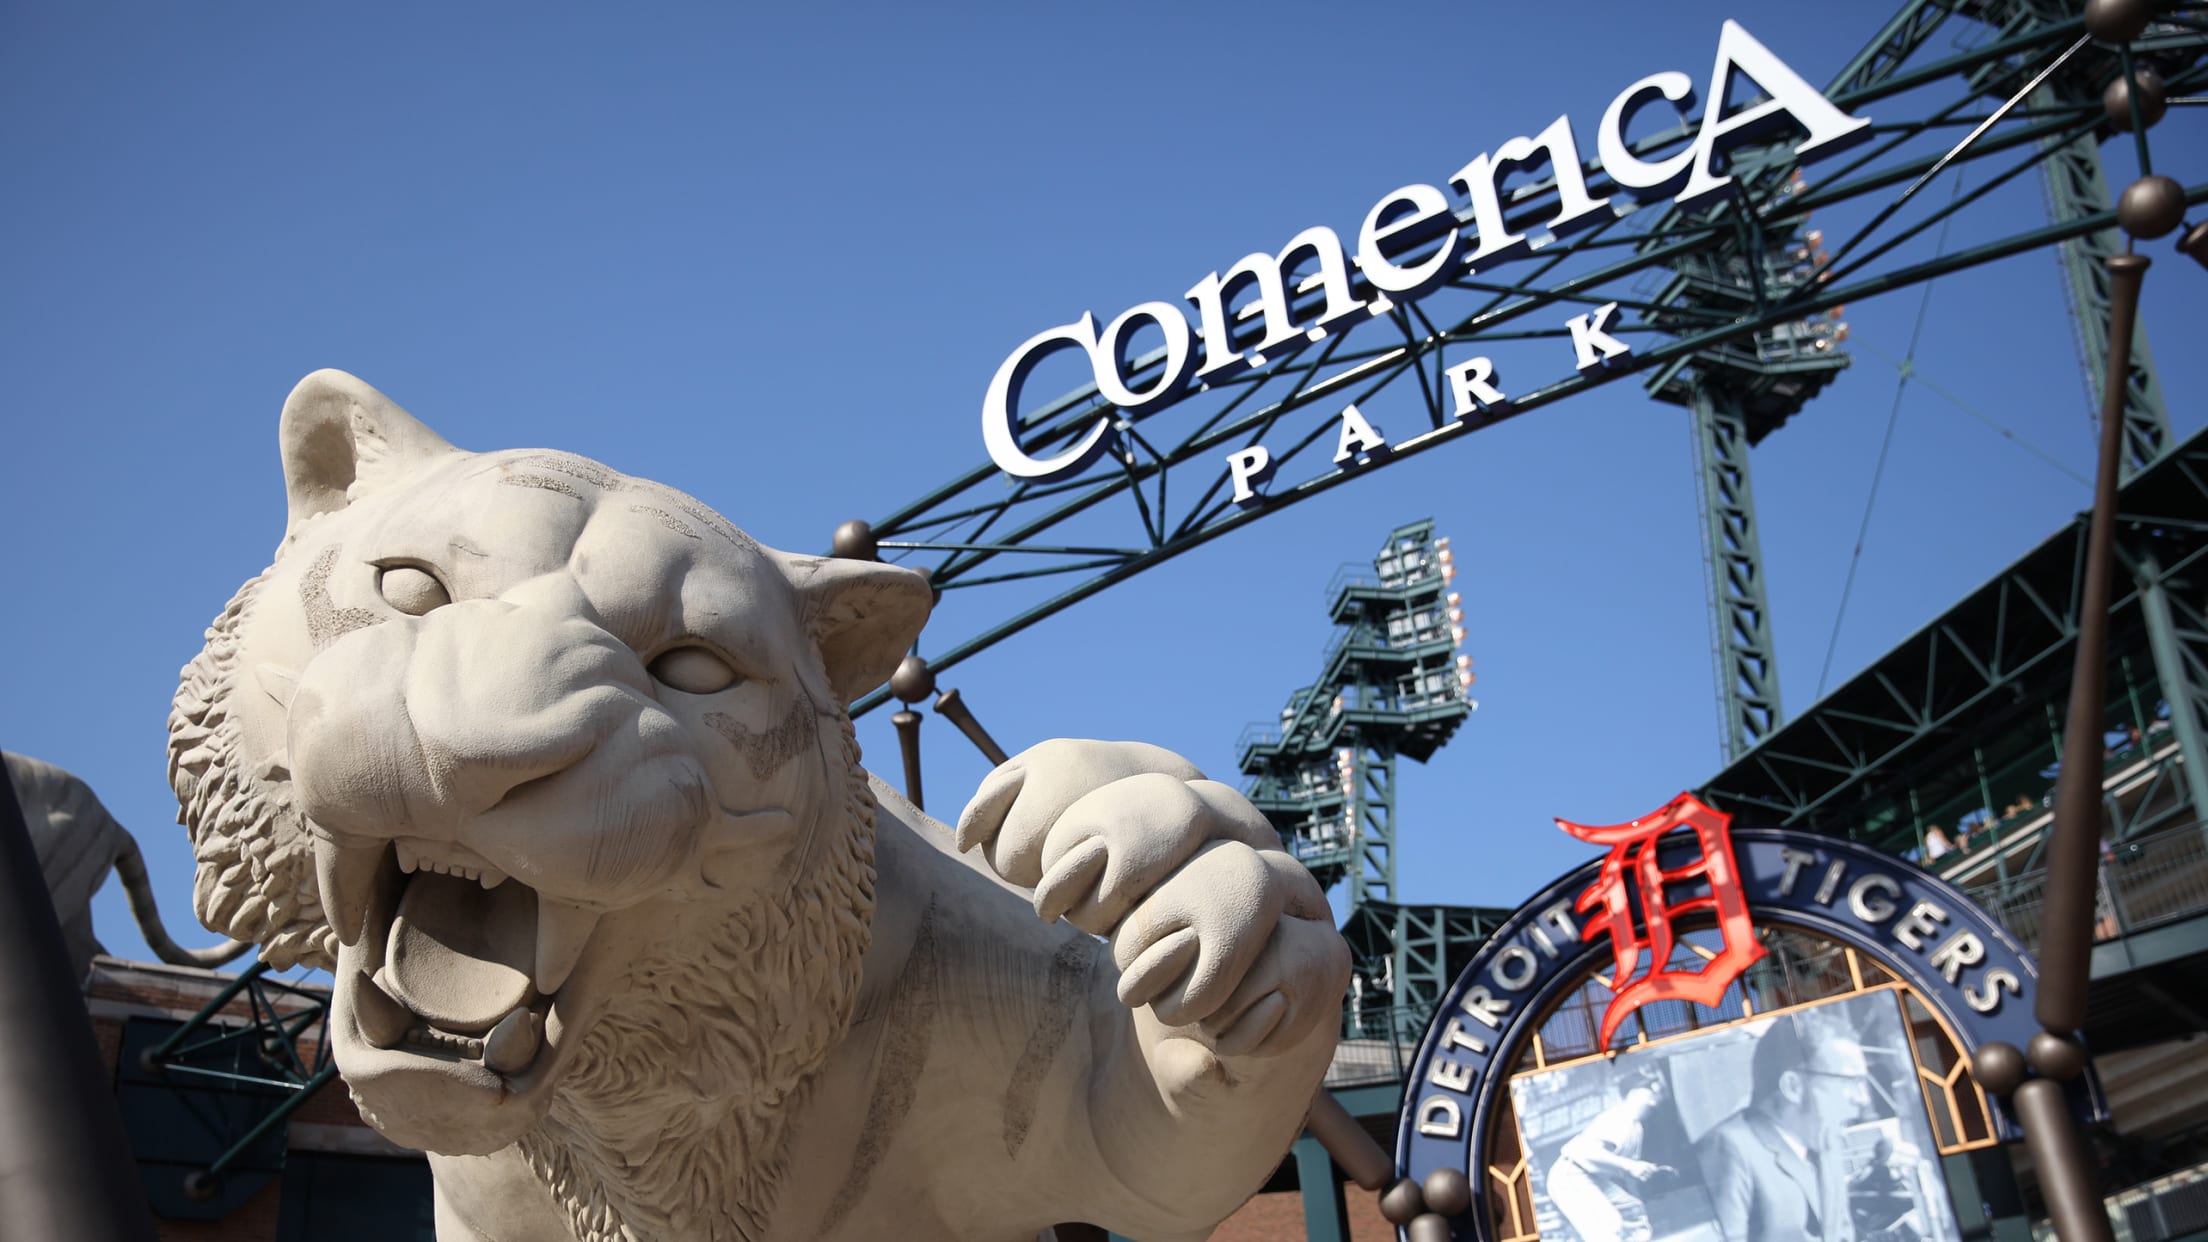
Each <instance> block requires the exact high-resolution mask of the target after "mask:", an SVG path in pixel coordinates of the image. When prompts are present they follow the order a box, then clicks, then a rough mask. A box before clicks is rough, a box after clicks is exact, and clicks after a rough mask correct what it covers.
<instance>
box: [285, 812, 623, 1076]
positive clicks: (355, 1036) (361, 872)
mask: <svg viewBox="0 0 2208 1242" xmlns="http://www.w3.org/2000/svg"><path fill="white" fill-rule="evenodd" d="M315 853H316V870H317V872H318V879H319V881H320V886H321V889H322V893H323V903H324V909H325V911H326V912H327V913H328V914H329V916H330V919H331V924H332V926H334V927H336V928H337V929H338V932H339V941H340V948H339V950H338V963H337V971H336V975H337V979H336V985H335V988H334V989H333V992H334V1001H335V1004H334V1012H333V1020H332V1024H331V1025H332V1036H333V1039H334V1041H335V1045H336V1051H337V1052H338V1054H339V1063H340V1068H341V1069H342V1070H344V1072H345V1075H346V1078H347V1080H348V1081H349V1082H351V1083H352V1084H353V1086H354V1087H355V1089H356V1090H368V1091H370V1092H371V1093H372V1092H373V1091H374V1089H375V1087H376V1085H377V1083H378V1080H381V1079H387V1078H390V1077H392V1076H394V1075H397V1076H402V1077H412V1076H414V1075H416V1074H423V1073H427V1074H431V1075H435V1076H437V1077H438V1078H441V1079H444V1080H446V1082H447V1084H448V1085H449V1086H457V1087H460V1088H463V1092H462V1094H463V1096H464V1095H466V1094H467V1091H466V1090H465V1089H467V1088H473V1089H474V1090H476V1091H481V1092H484V1093H488V1094H490V1095H491V1096H493V1097H494V1098H496V1099H499V1100H504V1099H507V1098H509V1097H512V1096H516V1095H519V1096H529V1095H532V1094H534V1093H535V1092H536V1091H537V1090H538V1089H539V1088H540V1087H542V1086H543V1085H544V1084H545V1083H546V1082H547V1081H549V1079H550V1078H551V1076H552V1071H553V1069H554V1068H555V1065H556V1062H557V1061H559V1060H560V1059H561V1056H560V1054H561V1051H562V1046H563V1044H565V1043H568V1042H571V1041H569V1040H567V1039H565V1038H564V1036H566V1035H567V1034H568V1032H569V1031H570V1030H571V1029H572V1028H573V1027H574V1026H575V1021H576V1019H577V1018H578V1017H579V1016H580V1014H579V1013H578V1012H577V1010H578V1009H579V1008H580V1007H579V1006H578V1005H576V1004H574V1003H571V1002H570V1001H569V1000H568V998H566V997H564V996H563V994H562V988H563V987H565V986H566V984H567V982H568V980H569V978H570V976H571V975H572V974H573V973H574V970H575V966H576V963H577V962H578V961H580V960H581V958H582V956H583V953H584V951H585V950H586V949H587V948H588V947H589V946H590V943H591V936H592V933H593V932H595V931H596V930H597V928H598V924H599V920H600V917H601V916H600V914H599V912H598V911H595V910H589V909H585V908H583V907H581V906H577V905H574V904H572V903H569V902H565V901H561V900H559V899H557V898H554V897H550V896H548V895H546V894H544V893H541V892H539V891H538V890H536V889H535V888H532V887H531V886H529V885H528V884H525V883H523V882H521V881H519V880H516V879H512V878H510V877H508V876H507V875H505V873H504V872H502V871H500V870H499V869H498V868H497V867H495V866H493V865H492V864H491V863H489V862H488V860H485V859H482V858H481V857H480V856H477V855H474V854H473V853H472V851H468V850H465V849H464V848H458V847H418V846H414V845H410V844H408V843H407V842H404V841H395V842H385V843H382V844H380V845H370V846H359V845H351V844H346V843H342V842H340V841H338V840H334V839H332V838H329V837H326V836H322V835H319V834H318V836H317V838H316V842H315ZM410 1094H411V1093H410ZM464 1106H465V1104H464V1101H463V1100H462V1099H450V1100H446V1101H444V1104H443V1107H441V1108H439V1109H438V1110H437V1111H444V1108H458V1107H464ZM409 1107H410V1108H411V1107H414V1105H413V1104H410V1105H409ZM379 1111H381V1110H379Z"/></svg>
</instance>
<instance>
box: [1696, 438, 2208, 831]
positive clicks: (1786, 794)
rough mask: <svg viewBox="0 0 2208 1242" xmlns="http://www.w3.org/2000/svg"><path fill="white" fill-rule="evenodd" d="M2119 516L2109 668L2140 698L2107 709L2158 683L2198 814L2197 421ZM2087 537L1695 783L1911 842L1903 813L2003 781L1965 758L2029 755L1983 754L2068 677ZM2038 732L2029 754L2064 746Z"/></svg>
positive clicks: (2080, 527)
mask: <svg viewBox="0 0 2208 1242" xmlns="http://www.w3.org/2000/svg"><path fill="white" fill-rule="evenodd" d="M2118 522H2119V529H2120V534H2119V536H2118V552H2119V555H2120V557H2121V558H2122V561H2123V564H2124V565H2125V566H2126V567H2127V569H2128V573H2127V574H2126V575H2125V576H2123V577H2121V578H2119V580H2118V582H2117V583H2116V589H2117V592H2118V598H2117V599H2116V601H2115V603H2114V604H2113V605H2112V607H2111V609H2110V612H2111V616H2112V618H2113V623H2112V630H2111V635H2112V637H2111V648H2110V660H2111V674H2110V677H2109V684H2110V685H2111V686H2112V687H2127V688H2129V689H2127V691H2126V693H2128V694H2130V695H2131V696H2132V698H2133V700H2134V701H2133V702H2131V703H2129V704H2125V703H2123V702H2121V701H2112V704H2111V712H2112V719H2118V718H2119V717H2118V715H2117V713H2119V712H2120V713H2122V714H2124V715H2128V717H2129V718H2130V720H2132V721H2135V722H2137V721H2143V720H2145V719H2146V718H2148V717H2150V716H2152V715H2154V714H2155V702H2154V700H2155V699H2159V700H2160V701H2162V702H2166V703H2167V704H2168V713H2169V723H2170V725H2171V728H2170V731H2169V732H2170V734H2171V736H2172V737H2173V738H2174V742H2175V747H2176V749H2175V751H2174V753H2173V755H2172V757H2173V758H2174V759H2175V760H2176V761H2177V764H2178V768H2177V770H2176V771H2175V772H2174V773H2173V775H2174V776H2178V777H2180V778H2181V780H2180V784H2181V786H2182V793H2183V800H2184V803H2185V804H2186V806H2187V807H2188V808H2190V810H2191V813H2193V814H2196V815H2200V816H2202V817H2203V818H2204V819H2208V616H2204V615H2203V613H2202V610H2201V608H2200V606H2199V602H2200V601H2201V600H2202V599H2203V598H2204V595H2208V434H2203V435H2196V436H2195V437H2194V438H2193V439H2192V440H2190V441H2188V442H2187V443H2185V444H2183V445H2181V446H2179V447H2178V448H2176V449H2175V450H2173V451H2171V452H2169V453H2167V454H2165V455H2164V457H2163V458H2162V460H2160V461H2158V462H2156V463H2155V464H2154V465H2152V466H2149V467H2148V468H2147V469H2145V470H2144V471H2142V472H2141V473H2140V474H2139V475H2138V476H2136V477H2135V478H2133V479H2132V480H2131V481H2130V482H2129V483H2127V484H2126V485H2125V486H2124V489H2123V491H2122V494H2121V497H2120V499H2119V503H2118ZM2084 538H2085V521H2084V519H2083V518H2082V517H2080V518H2078V519H2076V520H2074V521H2072V522H2071V523H2069V524H2068V525H2066V526H2065V527H2064V528H2063V529H2062V530H2061V531H2059V532H2057V533H2056V534H2055V535H2053V536H2052V537H2050V538H2049V539H2047V540H2046V541H2045V542H2044V543H2042V544H2040V546H2038V547H2037V548H2035V549H2033V550H2032V551H2031V552H2029V553H2027V554H2026V555H2025V556H2024V557H2023V558H2022V559H2020V560H2018V561H2017V562H2016V563H2015V564H2013V565H2011V566H2009V567H2008V568H2007V569H2005V570H2003V571H2002V572H2001V573H2000V574H1997V575H1995V577H1994V578H1993V579H1992V580H1991V581H1989V582H1987V583H1986V584H1984V585H1983V586H1981V587H1979V588H1978V589H1977V590H1976V591H1974V592H1972V593H1971V594H1970V595H1968V596H1966V597H1964V598H1963V599H1962V600H1961V601H1960V602H1958V603H1957V604H1955V605H1954V606H1953V607H1951V608H1950V609H1948V611H1947V612H1946V613H1944V614H1942V615H1941V616H1939V617H1937V618H1935V619H1934V620H1933V621H1931V622H1930V623H1928V624H1927V625H1925V626H1924V628H1922V629H1920V630H1918V631H1917V632H1916V633H1915V634H1913V635H1911V636H1910V637H1908V638H1907V639H1905V640H1903V641H1902V642H1901V643H1899V644H1898V645H1896V646H1895V647H1894V648H1893V649H1892V650H1891V651H1889V652H1887V653H1886V654H1885V655H1884V656H1882V657H1881V658H1880V659H1879V660H1878V661H1877V662H1876V663H1874V664H1873V665H1871V666H1870V667H1869V668H1866V669H1864V670H1863V671H1862V672H1860V673H1858V674H1857V675H1856V676H1854V677H1853V678H1851V679H1849V680H1848V681H1847V682H1845V683H1843V684H1842V685H1840V686H1839V687H1838V688H1837V689H1835V690H1834V691H1833V692H1832V693H1831V694H1829V695H1827V696H1826V697H1825V698H1824V699H1823V700H1822V701H1820V702H1819V703H1817V704H1816V705H1815V706H1813V707H1811V708H1810V709H1809V710H1808V711H1807V712H1805V713H1803V714H1802V715H1800V716H1798V717H1796V718H1795V719H1793V720H1791V721H1788V722H1787V723H1786V724H1784V725H1783V726H1781V727H1780V728H1779V729H1778V730H1777V731H1776V732H1775V733H1774V734H1773V735H1772V736H1771V737H1770V738H1769V739H1767V740H1766V741H1765V742H1764V743H1763V744H1762V745H1760V746H1758V747H1757V748H1756V749H1755V750H1753V751H1751V752H1750V753H1748V754H1747V755H1745V756H1743V757H1741V758H1740V759H1737V760H1735V761H1734V762H1732V763H1731V764H1730V765H1728V766H1727V767H1726V768H1725V770H1724V771H1722V772H1720V773H1719V774H1718V775H1717V776H1716V777H1715V778H1714V779H1712V780H1711V781H1710V782H1709V783H1708V784H1706V785H1705V786H1703V788H1702V789H1701V791H1700V793H1701V795H1702V796H1703V797H1704V798H1705V799H1706V800H1708V801H1710V802H1712V803H1713V805H1718V806H1721V807H1723V808H1725V809H1727V810H1731V811H1734V812H1736V813H1740V814H1742V815H1745V816H1747V817H1749V818H1750V819H1751V820H1753V821H1755V822H1762V823H1776V824H1779V825H1783V826H1787V827H1796V828H1806V829H1812V830H1817V831H1824V832H1830V833H1835V834H1841V835H1847V836H1851V837H1855V838H1857V839H1860V840H1864V841H1866V842H1868V843H1870V844H1873V845H1876V846H1879V847H1881V848H1884V849H1889V850H1895V851H1903V850H1906V849H1909V848H1911V847H1912V846H1914V845H1916V844H1918V843H1919V841H1918V838H1917V837H1916V835H1915V833H1916V832H1917V831H1919V830H1920V829H1921V827H1922V825H1921V823H1916V822H1913V821H1915V820H1920V819H1921V818H1923V817H1924V816H1926V815H1929V814H1931V813H1932V808H1933V807H1934V805H1935V804H1937V803H1939V802H1940V801H1942V800H1943V799H1950V800H1954V799H1959V800H1961V801H1963V802H1965V803H1967V804H1971V805H1978V804H1982V803H1984V802H1991V801H1996V800H1999V799H2002V798H2006V797H2007V796H2009V791H2007V790H2000V789H1992V788H1987V787H1984V786H1983V785H1982V783H1981V782H1982V778H1981V777H1976V776H1972V775H1971V774H1970V770H1971V768H1972V767H1973V764H1974V761H1975V764H1976V766H1978V767H1979V768H1981V769H1983V768H1985V767H1988V766H1991V767H1994V768H2003V767H2004V766H2005V765H2013V764H2021V763H2023V762H2025V759H2026V758H2027V757H2029V756H2026V755H2022V754H2020V755H2018V756H2013V757H2012V756H2005V755H1998V754H1995V755H1990V756H1989V754H1988V751H1989V749H1990V748H1991V747H1993V746H1994V745H1995V744H1996V741H1997V740H1998V739H2000V738H2002V737H2004V736H2008V735H2013V734H2018V733H2021V732H2025V731H2029V730H2035V729H2036V730H2038V731H2039V732H2040V734H2041V735H2043V736H2051V735H2052V733H2053V729H2054V726H2053V724H2052V721H2053V720H2054V719H2058V718H2059V704H2060V703H2061V702H2062V701H2063V697H2064V696H2065V695H2066V694H2067V689H2068V684H2069V673H2070V658H2071V647H2070V644H2071V643H2072V642H2073V641H2074V639H2075V637H2076V633H2077V606H2078V599H2079V596H2080V582H2079V579H2080V576H2081V575H2082V573H2083V564H2084V555H2083V551H2082V549H2083V540H2084ZM2150 696H2151V697H2150ZM2050 703H2052V704H2056V705H2058V714H2057V716H2055V717H2050V716H2048V715H2047V711H2048V705H2049V704H2050ZM2041 746H2042V753H2040V754H2038V756H2037V757H2036V758H2031V766H2030V768H2028V769H2025V770H2027V771H2034V772H2036V771H2037V769H2038V767H2039V765H2044V764H2047V763H2050V762H2052V761H2053V760H2054V759H2055V758H2056V757H2057V752H2056V751H2055V750H2054V749H2053V748H2052V747H2051V746H2048V745H2046V744H2045V743H2044V742H2042V743H2041ZM1943 772H1952V773H1953V775H1942V773H1943ZM1880 808H1885V809H1883V810H1881V809H1880Z"/></svg>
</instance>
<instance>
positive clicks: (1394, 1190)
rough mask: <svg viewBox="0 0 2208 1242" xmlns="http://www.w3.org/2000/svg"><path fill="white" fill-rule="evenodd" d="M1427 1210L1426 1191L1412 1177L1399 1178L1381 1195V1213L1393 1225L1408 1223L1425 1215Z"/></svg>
mask: <svg viewBox="0 0 2208 1242" xmlns="http://www.w3.org/2000/svg"><path fill="white" fill-rule="evenodd" d="M1425 1211H1426V1195H1425V1192H1424V1191H1421V1190H1420V1189H1419V1188H1418V1183H1417V1182H1415V1181H1412V1180H1411V1179H1410V1178H1407V1177H1401V1178H1397V1179H1396V1182H1395V1185H1393V1186H1390V1187H1388V1188H1387V1190H1385V1191H1383V1192H1382V1193H1381V1195H1380V1215H1381V1216H1383V1217H1385V1218H1386V1219H1387V1222H1388V1223H1389V1224H1391V1225H1408V1224H1410V1223H1411V1222H1412V1221H1414V1220H1417V1219H1418V1218H1419V1217H1420V1216H1422V1215H1424V1214H1425Z"/></svg>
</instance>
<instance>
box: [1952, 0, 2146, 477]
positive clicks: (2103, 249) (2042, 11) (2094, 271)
mask: <svg viewBox="0 0 2208 1242" xmlns="http://www.w3.org/2000/svg"><path fill="white" fill-rule="evenodd" d="M1967 7H1968V9H1969V11H1970V14H1971V16H1973V17H1976V18H1977V19H1979V20H1980V21H1983V22H1985V23H1986V24H1988V25H1991V26H1993V27H1995V28H1996V29H1999V30H2004V31H2006V30H2013V29H2018V28H2023V27H2029V26H2035V25H2041V24H2045V23H2048V22H2051V21H2056V20H2059V19H2060V18H2062V17H2063V16H2065V15H2066V11H2067V10H2068V9H2069V8H2071V7H2073V6H2070V5H2068V4H2063V3H2056V2H2054V0H1978V2H1977V3H1973V4H1971V5H1969V6H1967ZM2170 42H2171V40H2170V39H2169V38H2168V37H2167V35H2164V36H2163V37H2161V38H2157V39H2150V40H2147V41H2146V42H2145V44H2144V45H2143V46H2148V47H2153V46H2156V45H2159V44H2164V43H2170ZM2175 46H2176V48H2177V49H2178V50H2179V51H2180V52H2181V53H2185V54H2189V52H2188V51H2187V44H2186V41H2185V40H2183V39H2179V40H2176V41H2175ZM2121 69H2122V66H2121V63H2120V62H2119V61H2118V60H2117V58H2115V57H2114V56H2112V55H2110V54H2108V53H2106V52H2102V51H2100V50H2098V49H2094V50H2093V51H2092V53H2091V54H2088V55H2085V56H2081V57H2077V58H2074V59H2073V60H2072V61H2071V62H2070V63H2068V64H2066V65H2065V66H2064V67H2063V68H2062V69H2060V70H2057V71H2056V73H2055V74H2054V76H2052V77H2050V78H2049V79H2048V80H2047V81H2046V82H2045V83H2044V84H2042V85H2041V86H2040V87H2039V88H2038V89H2037V90H2035V91H2033V92H2032V93H2031V94H2030V95H2029V96H2027V97H2026V100H2025V106H2026V107H2027V108H2028V109H2030V110H2031V111H2033V112H2042V113H2047V112H2069V111H2075V110H2078V109H2081V108H2083V109H2092V108H2097V107H2099V106H2100V102H2101V91H2102V90H2103V88H2104V87H2105V86H2106V85H2107V84H2108V82H2109V81H2110V80H2111V79H2112V78H2113V77H2114V76H2115V74H2116V73H2118V72H2121ZM2017 76H2020V75H2017V74H2014V73H1993V74H1990V75H1989V76H1988V78H1987V81H1986V85H1987V87H1988V88H1989V89H1992V90H1999V91H2004V92H2006V91H2008V90H2013V89H2015V88H2016V86H2017V85H2018V84H2017V83H2016V82H2015V80H2014V79H2015V78H2016V77H2017ZM2107 132H2108V131H2107V127H2105V126H2104V127H2101V128H2100V130H2098V131H2097V132H2095V133H2089V134H2078V135H2073V136H2070V137H2067V138H2064V137H2060V136H2056V135H2049V136H2048V137H2045V138H2042V139H2041V140H2040V144H2039V145H2040V155H2041V158H2040V162H2039V168H2040V172H2041V174H2042V176H2043V177H2044V179H2045V182H2046V190H2047V211H2048V215H2049V216H2050V217H2051V218H2052V219H2053V220H2054V221H2055V222H2056V223H2058V224H2059V223H2063V222H2066V221H2071V220H2079V219H2084V218H2086V217H2089V216H2093V215H2096V214H2098V213H2100V212H2104V211H2106V210H2108V208H2109V205H2110V201H2111V200H2110V195H2109V192H2108V178H2107V176H2106V175H2105V174H2104V173H2103V172H2102V169H2101V147H2100V138H2101V137H2102V136H2103V135H2105V134H2106V133H2107ZM2126 248H2127V245H2126V240H2125V237H2124V235H2123V233H2122V232H2121V231H2120V230H2118V229H2114V228H2103V229H2095V230H2093V231H2091V232H2087V233H2081V234H2079V235H2077V236H2075V237H2072V238H2070V239H2069V240H2067V241H2065V242H2063V243H2062V246H2061V249H2060V252H2059V253H2060V254H2061V257H2062V271H2063V292H2064V294H2065V295H2066V296H2067V297H2068V298H2069V302H2070V312H2071V322H2072V324H2074V325H2075V327H2076V329H2077V334H2078V357H2079V361H2080V363H2081V365H2082V366H2083V368H2084V371H2085V376H2086V387H2087V389H2088V390H2089V392H2090V394H2091V398H2092V399H2091V402H2090V407H2091V408H2094V409H2098V408H2099V407H2100V400H2101V391H2102V388H2103V385H2105V384H2106V383H2107V382H2108V377H2107V376H2106V375H2105V374H2104V372H2106V370H2107V369H2108V306H2109V290H2108V266H2107V260H2108V258H2109V256H2111V255H2116V254H2121V253H2123V252H2124V250H2125V249H2126ZM2169 444H2170V414H2169V409H2168V407H2167V406H2166V405H2165V404H2164V403H2163V400H2162V385H2161V383H2160V381H2159V380H2157V378H2156V377H2155V371H2154V354H2153V351H2152V350H2151V349H2149V348H2148V346H2147V334H2146V331H2145V329H2143V328H2141V329H2137V330H2135V331H2134V332H2133V334H2132V343H2131V367H2130V370H2129V373H2128V374H2127V375H2126V376H2125V380H2124V437H2123V445H2124V456H2123V461H2122V463H2121V466H2120V468H2121V470H2122V472H2123V477H2125V478H2127V479H2128V478H2130V477H2131V476H2132V475H2133V474H2136V473H2137V472H2138V471H2139V470H2140V469H2142V468H2144V467H2145V466H2146V465H2148V464H2149V463H2151V462H2153V461H2154V460H2155V459H2156V458H2157V457H2160V456H2161V455H2162V453H2163V451H2164V450H2165V449H2166V448H2168V446H2169Z"/></svg>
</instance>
